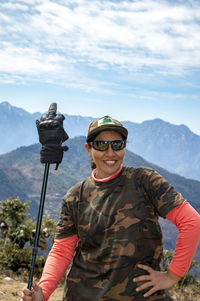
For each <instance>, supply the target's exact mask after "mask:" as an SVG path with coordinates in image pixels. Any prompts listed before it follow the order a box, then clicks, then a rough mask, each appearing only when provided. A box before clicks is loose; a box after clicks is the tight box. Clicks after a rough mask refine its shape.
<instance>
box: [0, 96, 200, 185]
mask: <svg viewBox="0 0 200 301" xmlns="http://www.w3.org/2000/svg"><path fill="white" fill-rule="evenodd" d="M41 115H42V113H40V112H36V113H34V114H31V113H28V112H27V111H25V110H24V109H21V108H17V107H14V106H11V105H10V104H9V103H8V102H2V103H0V116H1V118H0V141H1V142H2V143H1V144H0V154H3V153H7V152H9V151H11V150H14V149H16V148H17V147H20V146H28V145H31V144H34V143H37V142H38V134H37V129H36V126H35V121H36V119H37V118H38V117H40V116H41ZM64 115H65V121H64V128H65V130H66V131H67V133H68V135H69V136H70V138H73V137H76V136H81V135H84V136H86V133H87V129H88V125H89V123H90V122H91V121H92V120H94V118H93V117H82V116H75V115H73V116H72V115H68V114H64ZM113 117H114V116H113ZM122 123H123V124H124V125H125V126H126V127H127V129H128V131H129V136H128V143H127V149H129V150H130V151H132V152H134V153H135V154H138V155H140V156H142V157H143V158H144V159H146V160H148V161H150V162H153V163H154V164H156V165H159V166H162V167H163V168H165V169H167V170H168V171H170V172H172V173H177V174H180V175H182V176H184V177H187V178H191V179H196V180H200V136H198V135H196V134H194V133H193V132H192V131H190V129H189V128H188V127H186V126H185V125H173V124H171V123H169V122H166V121H163V120H161V119H154V120H148V121H144V122H142V123H135V122H130V121H122Z"/></svg>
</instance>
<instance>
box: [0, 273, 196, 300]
mask: <svg viewBox="0 0 200 301" xmlns="http://www.w3.org/2000/svg"><path fill="white" fill-rule="evenodd" d="M6 277H10V278H11V280H6ZM26 278H27V276H26V277H25V276H22V275H20V276H17V275H16V274H14V273H12V272H7V273H6V274H5V273H1V274H0V301H20V297H21V292H22V289H23V287H25V286H27V282H26V281H27V279H26ZM62 294H63V286H61V287H59V288H57V289H56V290H55V292H54V293H53V294H52V295H51V297H50V299H49V301H61V300H62ZM170 295H171V296H172V298H173V300H174V301H200V289H199V288H197V287H195V286H190V287H186V288H184V289H179V290H177V289H175V288H173V289H171V290H170Z"/></svg>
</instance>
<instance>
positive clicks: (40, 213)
mask: <svg viewBox="0 0 200 301" xmlns="http://www.w3.org/2000/svg"><path fill="white" fill-rule="evenodd" d="M49 165H50V163H45V169H44V176H43V183H42V190H41V195H40V205H39V210H38V217H37V224H36V232H35V239H34V245H33V253H32V262H31V268H30V273H29V280H28V286H27V287H28V289H29V290H31V287H32V282H33V273H34V266H35V261H36V257H37V250H38V242H39V236H40V229H41V224H42V216H43V209H44V202H45V195H46V189H47V181H48V175H49Z"/></svg>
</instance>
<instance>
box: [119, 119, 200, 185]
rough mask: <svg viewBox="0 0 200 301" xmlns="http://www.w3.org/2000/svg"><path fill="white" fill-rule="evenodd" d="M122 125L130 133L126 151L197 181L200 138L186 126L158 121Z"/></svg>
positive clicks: (198, 176) (199, 177)
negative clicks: (128, 150)
mask: <svg viewBox="0 0 200 301" xmlns="http://www.w3.org/2000/svg"><path fill="white" fill-rule="evenodd" d="M124 125H125V126H126V127H127V128H128V130H129V137H128V145H127V147H128V149H130V150H132V151H134V153H136V154H140V155H141V156H142V157H143V158H145V159H146V160H148V161H151V162H154V163H156V164H157V165H159V166H162V167H163V168H165V169H167V170H169V171H171V172H176V173H178V174H181V175H184V176H185V177H187V178H193V179H198V180H200V136H198V135H196V134H194V133H192V132H191V131H190V130H189V128H188V127H186V126H185V125H173V124H170V123H169V122H165V121H163V120H161V119H154V120H150V121H144V122H142V123H141V124H136V123H132V122H124Z"/></svg>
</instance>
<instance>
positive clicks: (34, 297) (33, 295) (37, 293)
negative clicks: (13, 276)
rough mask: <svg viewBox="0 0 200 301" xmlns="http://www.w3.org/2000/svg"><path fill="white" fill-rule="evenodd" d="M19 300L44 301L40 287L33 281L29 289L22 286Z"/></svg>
mask: <svg viewBox="0 0 200 301" xmlns="http://www.w3.org/2000/svg"><path fill="white" fill-rule="evenodd" d="M21 301H44V295H43V293H42V289H41V287H40V286H39V285H37V284H36V283H35V282H33V285H32V290H31V291H30V290H29V289H28V288H27V287H26V288H24V289H23V291H22V298H21Z"/></svg>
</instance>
